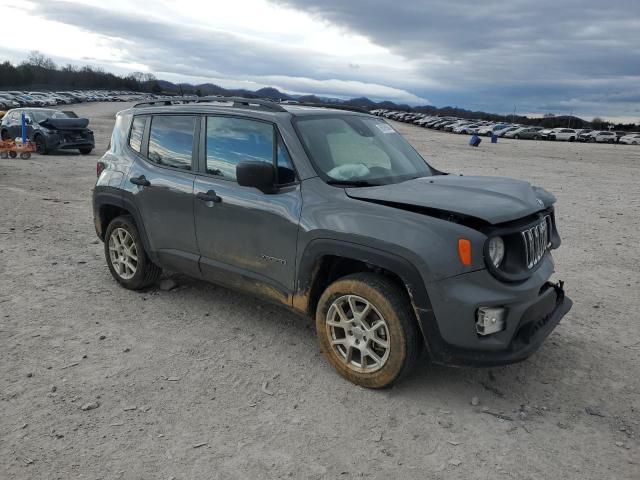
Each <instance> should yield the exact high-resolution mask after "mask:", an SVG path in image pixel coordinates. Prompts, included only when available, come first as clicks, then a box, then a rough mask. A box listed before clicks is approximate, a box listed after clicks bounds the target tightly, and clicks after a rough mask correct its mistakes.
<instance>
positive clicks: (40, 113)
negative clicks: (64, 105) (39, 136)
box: [29, 110, 69, 123]
mask: <svg viewBox="0 0 640 480" xmlns="http://www.w3.org/2000/svg"><path fill="white" fill-rule="evenodd" d="M29 113H30V114H31V116H32V117H33V121H34V122H36V123H40V122H44V121H45V120H46V119H47V118H69V116H68V115H67V114H66V113H64V112H61V111H59V110H29Z"/></svg>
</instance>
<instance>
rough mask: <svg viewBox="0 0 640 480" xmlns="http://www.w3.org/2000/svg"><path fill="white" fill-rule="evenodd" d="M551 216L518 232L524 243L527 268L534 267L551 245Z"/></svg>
mask: <svg viewBox="0 0 640 480" xmlns="http://www.w3.org/2000/svg"><path fill="white" fill-rule="evenodd" d="M551 228H552V227H551V217H550V216H549V215H546V216H545V217H544V218H543V219H542V221H541V222H540V223H538V224H536V225H534V226H533V227H531V228H528V229H526V230H524V231H523V232H521V233H520V235H521V237H522V243H523V245H524V252H525V262H526V264H527V268H528V269H532V268H533V267H535V266H536V265H537V264H538V263H539V262H540V260H542V257H544V254H545V253H546V252H547V250H548V249H549V247H550V246H551Z"/></svg>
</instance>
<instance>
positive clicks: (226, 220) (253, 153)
mask: <svg viewBox="0 0 640 480" xmlns="http://www.w3.org/2000/svg"><path fill="white" fill-rule="evenodd" d="M202 121H203V125H202V127H203V128H202V136H201V142H200V145H201V150H202V151H203V154H202V159H203V161H202V165H201V169H202V170H203V173H202V174H201V175H198V176H197V177H196V181H195V186H194V194H195V197H194V198H195V205H194V213H195V224H196V236H197V239H198V247H199V250H200V254H201V259H200V268H201V271H202V274H203V275H204V276H205V277H208V278H209V279H210V280H212V281H215V282H219V283H226V284H228V285H230V286H232V287H239V288H242V289H248V290H251V291H252V292H253V293H255V294H258V295H262V296H265V297H269V298H271V299H274V300H277V301H280V302H283V303H287V304H291V293H292V292H293V289H294V280H295V278H294V277H295V258H296V243H297V235H298V222H299V219H300V211H301V207H302V200H301V194H300V185H299V184H298V183H297V182H296V181H295V173H294V169H293V166H292V163H291V160H290V158H289V156H288V153H287V150H286V148H285V147H284V144H283V142H282V140H281V139H280V137H279V135H278V133H277V129H276V128H275V126H274V125H273V124H271V123H269V122H262V121H258V120H253V119H246V118H237V117H225V116H210V117H207V118H203V120H202ZM275 146H277V148H275ZM246 160H251V161H264V162H268V163H272V164H275V165H276V166H277V171H278V176H279V183H280V184H281V187H280V188H279V189H278V191H277V192H276V193H263V192H261V191H259V190H258V189H256V188H250V187H241V186H240V185H238V184H237V183H236V171H235V169H236V165H237V164H238V163H239V162H241V161H246ZM212 198H214V201H212V200H211V199H212Z"/></svg>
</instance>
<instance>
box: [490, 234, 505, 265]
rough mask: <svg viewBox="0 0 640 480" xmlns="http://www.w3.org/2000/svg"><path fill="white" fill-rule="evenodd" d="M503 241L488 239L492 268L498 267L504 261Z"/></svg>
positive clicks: (497, 238)
mask: <svg viewBox="0 0 640 480" xmlns="http://www.w3.org/2000/svg"><path fill="white" fill-rule="evenodd" d="M504 251H505V249H504V240H502V237H491V238H490V239H489V259H490V260H491V263H492V264H493V266H494V267H496V268H498V267H500V264H502V261H503V260H504Z"/></svg>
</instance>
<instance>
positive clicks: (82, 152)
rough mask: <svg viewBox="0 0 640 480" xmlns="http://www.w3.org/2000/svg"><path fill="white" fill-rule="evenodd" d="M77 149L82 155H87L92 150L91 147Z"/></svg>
mask: <svg viewBox="0 0 640 480" xmlns="http://www.w3.org/2000/svg"><path fill="white" fill-rule="evenodd" d="M78 150H79V151H80V153H81V154H82V155H89V154H90V153H91V152H93V147H87V148H79V149H78Z"/></svg>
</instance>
